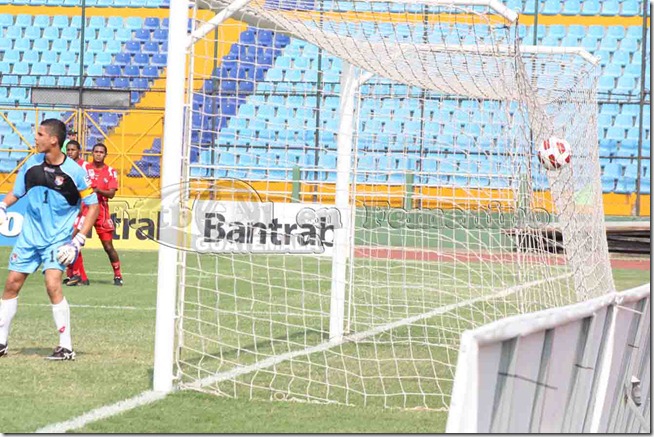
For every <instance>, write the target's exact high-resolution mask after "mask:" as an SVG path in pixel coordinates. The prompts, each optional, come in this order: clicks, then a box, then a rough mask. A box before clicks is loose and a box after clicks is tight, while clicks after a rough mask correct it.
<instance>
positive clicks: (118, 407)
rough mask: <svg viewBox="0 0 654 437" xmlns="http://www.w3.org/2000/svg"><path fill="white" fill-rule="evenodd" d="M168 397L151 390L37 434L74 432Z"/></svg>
mask: <svg viewBox="0 0 654 437" xmlns="http://www.w3.org/2000/svg"><path fill="white" fill-rule="evenodd" d="M166 395H167V393H163V392H155V391H151V390H149V391H144V392H143V393H141V394H140V395H137V396H134V397H133V398H130V399H125V400H122V401H118V402H116V403H115V404H111V405H105V406H104V407H100V408H96V409H95V410H91V411H89V412H88V413H84V414H82V415H81V416H78V417H76V418H74V419H71V420H67V421H65V422H59V423H53V424H51V425H47V426H45V427H43V428H41V429H37V430H36V432H37V433H40V434H60V433H64V432H68V431H72V430H74V429H79V428H82V427H83V426H86V425H88V424H89V423H92V422H97V421H98V420H102V419H106V418H108V417H112V416H115V415H117V414H120V413H124V412H125V411H129V410H133V409H134V408H138V407H140V406H143V405H147V404H151V403H153V402H156V401H158V400H161V399H163V398H164V397H166Z"/></svg>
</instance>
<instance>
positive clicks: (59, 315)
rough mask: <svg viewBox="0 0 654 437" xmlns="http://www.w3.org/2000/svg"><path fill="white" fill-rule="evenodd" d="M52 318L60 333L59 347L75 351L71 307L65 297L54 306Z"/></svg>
mask: <svg viewBox="0 0 654 437" xmlns="http://www.w3.org/2000/svg"><path fill="white" fill-rule="evenodd" d="M52 316H53V317H54V321H55V326H56V327H57V331H59V346H61V347H63V348H65V349H68V350H69V351H72V350H73V344H72V340H71V338H70V307H69V306H68V301H67V300H66V298H65V297H64V298H63V299H62V301H61V302H59V303H58V304H56V305H54V304H53V305H52Z"/></svg>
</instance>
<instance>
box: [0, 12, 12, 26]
mask: <svg viewBox="0 0 654 437" xmlns="http://www.w3.org/2000/svg"><path fill="white" fill-rule="evenodd" d="M13 25H14V16H13V15H11V14H0V27H8V26H13Z"/></svg>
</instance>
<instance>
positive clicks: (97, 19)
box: [87, 15, 107, 29]
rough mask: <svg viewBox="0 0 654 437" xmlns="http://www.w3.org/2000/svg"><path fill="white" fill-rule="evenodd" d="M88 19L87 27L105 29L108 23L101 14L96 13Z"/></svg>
mask: <svg viewBox="0 0 654 437" xmlns="http://www.w3.org/2000/svg"><path fill="white" fill-rule="evenodd" d="M88 20H89V21H88V23H87V29H103V28H104V27H106V25H107V23H106V20H105V18H104V17H101V16H97V15H96V16H93V17H91V18H89V19H88Z"/></svg>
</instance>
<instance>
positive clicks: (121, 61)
mask: <svg viewBox="0 0 654 437" xmlns="http://www.w3.org/2000/svg"><path fill="white" fill-rule="evenodd" d="M114 62H115V64H117V65H128V64H131V63H132V56H131V55H130V54H129V53H122V52H120V53H116V56H115V57H114Z"/></svg>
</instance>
